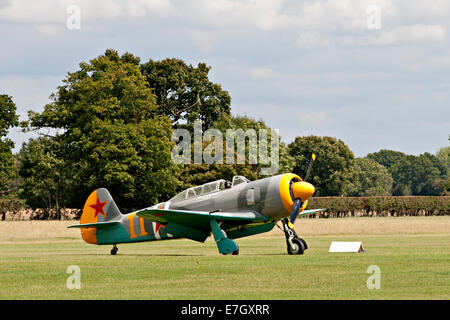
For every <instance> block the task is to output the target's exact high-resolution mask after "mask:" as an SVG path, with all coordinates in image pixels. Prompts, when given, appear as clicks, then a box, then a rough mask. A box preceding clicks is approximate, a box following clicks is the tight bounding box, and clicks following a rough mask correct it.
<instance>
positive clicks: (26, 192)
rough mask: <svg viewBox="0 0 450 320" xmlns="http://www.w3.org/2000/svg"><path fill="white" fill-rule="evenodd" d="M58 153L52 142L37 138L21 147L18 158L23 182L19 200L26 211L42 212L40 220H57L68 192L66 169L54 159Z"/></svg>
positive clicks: (52, 140) (68, 175) (47, 139)
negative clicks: (28, 209) (25, 207)
mask: <svg viewBox="0 0 450 320" xmlns="http://www.w3.org/2000/svg"><path fill="white" fill-rule="evenodd" d="M59 149H60V146H59V145H58V142H57V141H56V140H55V139H51V138H46V137H40V138H37V139H30V140H29V141H28V142H27V143H24V145H23V146H22V148H21V149H20V152H19V154H18V159H19V161H20V163H21V167H20V170H19V174H20V176H21V177H22V178H23V182H22V186H21V189H20V193H19V196H20V197H21V198H22V199H26V203H27V205H29V206H30V207H32V208H34V209H37V208H40V209H43V210H44V214H43V215H42V216H41V217H40V218H41V219H46V218H56V219H60V218H61V209H62V208H63V207H65V206H66V205H67V204H68V197H67V194H68V191H70V190H71V189H72V188H71V187H72V186H71V183H72V181H71V179H70V172H69V167H68V166H67V165H66V163H65V161H64V160H63V159H61V158H59V157H58V156H57V152H58V150H59Z"/></svg>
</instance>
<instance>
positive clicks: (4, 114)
mask: <svg viewBox="0 0 450 320" xmlns="http://www.w3.org/2000/svg"><path fill="white" fill-rule="evenodd" d="M18 121H19V117H18V115H17V114H16V105H15V104H14V102H13V100H12V97H11V96H8V95H6V94H2V95H0V196H2V195H3V194H5V193H7V192H8V190H7V187H8V183H9V181H10V179H11V178H13V177H14V174H15V164H14V156H13V154H12V152H11V150H12V148H14V143H13V142H12V141H11V139H8V138H6V135H7V134H8V131H9V129H10V128H12V127H14V126H17V125H18V124H19V122H18Z"/></svg>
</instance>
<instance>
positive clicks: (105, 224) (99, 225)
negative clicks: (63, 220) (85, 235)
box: [67, 221, 120, 229]
mask: <svg viewBox="0 0 450 320" xmlns="http://www.w3.org/2000/svg"><path fill="white" fill-rule="evenodd" d="M119 223H120V222H119V221H107V222H97V223H84V224H75V225H73V226H68V227H67V228H98V229H102V228H107V227H112V226H114V225H116V224H119Z"/></svg>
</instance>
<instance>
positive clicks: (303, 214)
mask: <svg viewBox="0 0 450 320" xmlns="http://www.w3.org/2000/svg"><path fill="white" fill-rule="evenodd" d="M325 210H328V209H327V208H322V209H311V210H303V211H302V212H300V213H299V214H298V215H299V216H306V215H307V214H312V213H316V212H321V211H325Z"/></svg>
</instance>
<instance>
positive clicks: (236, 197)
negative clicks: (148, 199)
mask: <svg viewBox="0 0 450 320" xmlns="http://www.w3.org/2000/svg"><path fill="white" fill-rule="evenodd" d="M314 160H315V155H314V154H313V155H312V158H311V160H310V162H309V166H308V170H307V173H306V176H305V180H302V179H301V178H300V177H299V176H298V175H296V174H293V173H286V174H280V175H277V176H273V177H268V178H264V179H260V180H256V181H249V180H248V179H247V178H245V177H243V176H235V177H233V180H232V182H230V181H226V180H223V179H221V180H217V181H213V182H209V183H205V184H203V185H200V186H197V187H193V188H189V189H187V190H184V191H183V192H181V193H179V194H177V195H176V196H175V197H173V198H172V199H170V200H168V201H166V202H162V203H158V204H156V205H154V206H151V207H148V208H144V209H141V210H138V211H135V212H131V213H128V214H122V213H121V212H120V210H119V208H118V207H117V205H116V203H115V202H114V200H113V199H112V197H111V195H110V193H109V192H108V190H106V189H104V188H100V189H97V190H95V191H94V192H92V193H91V195H90V196H89V197H88V199H87V201H86V203H85V205H84V208H83V213H82V215H81V219H80V224H78V225H73V226H69V228H81V236H82V238H83V240H84V241H86V242H87V243H91V244H98V245H108V244H109V245H111V244H112V245H113V248H112V249H111V254H112V255H115V254H116V253H117V250H118V248H117V244H119V243H129V242H140V241H154V240H166V239H175V238H187V239H191V240H194V241H199V242H204V241H205V240H206V238H208V237H209V236H210V235H211V233H212V234H213V236H214V240H215V242H216V244H217V247H218V249H219V252H220V253H221V254H233V255H237V254H239V247H238V245H237V244H236V242H234V241H233V239H237V238H241V237H246V236H250V235H254V234H258V233H263V232H268V231H270V230H272V229H273V228H274V226H275V224H276V223H277V222H278V221H281V223H282V226H283V229H282V230H283V231H284V234H285V236H286V244H287V251H288V253H289V254H292V255H295V254H303V252H304V251H305V250H306V249H307V248H308V246H307V245H306V242H305V241H304V240H303V239H301V238H299V237H298V235H297V233H296V232H295V230H294V225H293V223H294V221H295V219H296V218H297V216H298V215H306V214H311V213H315V212H319V211H323V210H325V209H315V210H305V208H306V205H307V203H308V200H309V199H310V198H311V197H312V195H313V194H314V191H315V189H314V186H313V185H312V184H310V183H308V182H306V180H307V178H308V176H309V174H310V172H311V167H312V164H313V162H314ZM288 217H289V219H288Z"/></svg>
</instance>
